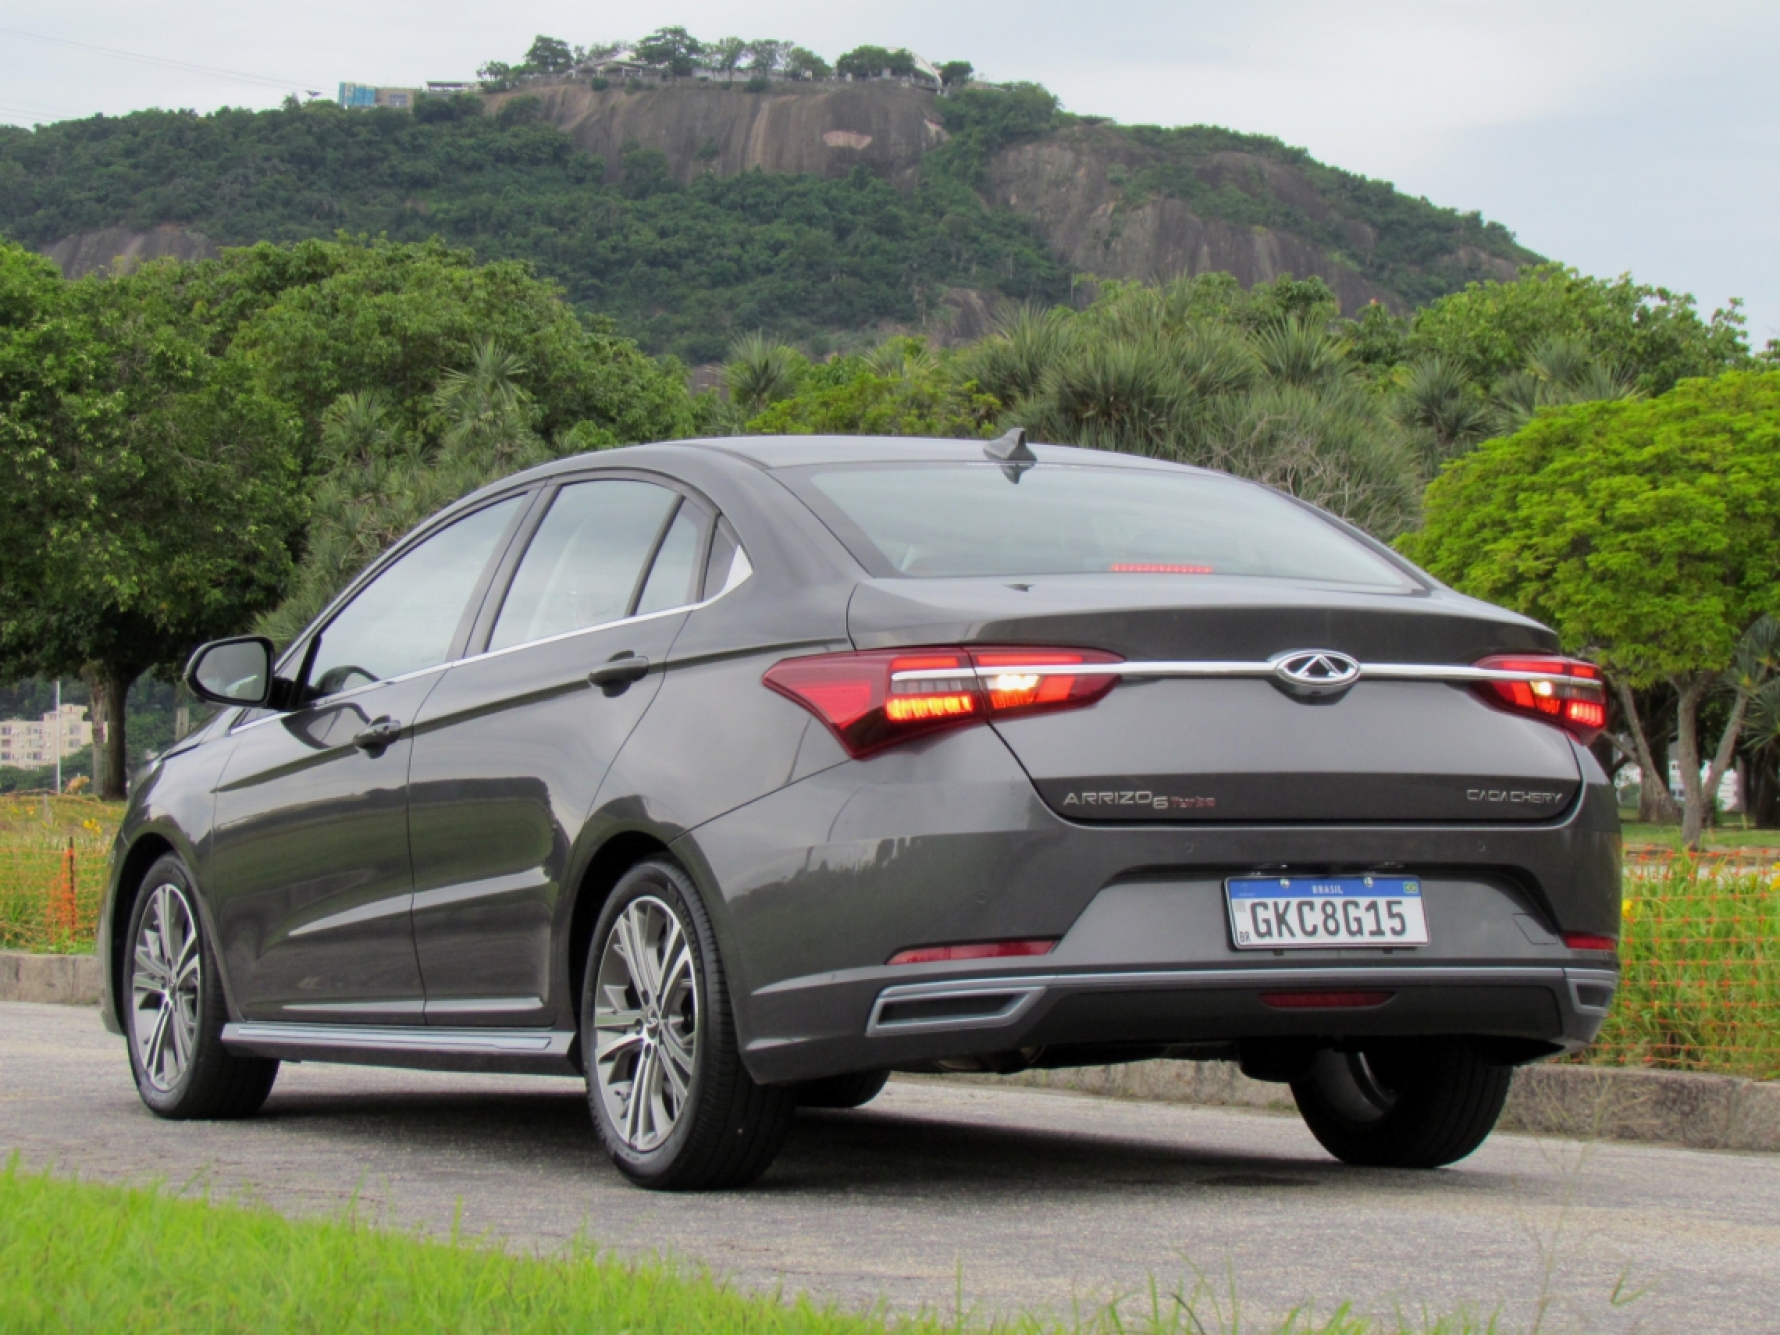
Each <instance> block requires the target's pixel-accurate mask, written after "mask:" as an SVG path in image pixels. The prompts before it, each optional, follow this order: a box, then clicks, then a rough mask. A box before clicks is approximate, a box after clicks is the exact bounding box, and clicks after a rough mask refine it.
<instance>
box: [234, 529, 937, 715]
mask: <svg viewBox="0 0 1780 1335" xmlns="http://www.w3.org/2000/svg"><path fill="white" fill-rule="evenodd" d="M735 550H736V556H735V560H734V561H733V562H731V564H730V568H729V572H730V573H729V579H728V581H727V582H726V583H725V584H724V586H723V587H722V588H721V589H720V590H718V592H717V593H715V594H713V595H712V596H711V597H709V598H705V599H703V600H701V601H699V602H696V603H682V604H681V605H680V606H678V607H665V608H663V609H662V610H661V611H659V612H646V613H644V614H643V615H641V616H634V617H619V618H618V619H617V620H616V621H602V622H600V623H599V624H598V625H597V626H582V627H580V628H579V629H578V630H565V631H563V632H562V633H561V634H559V635H547V636H545V637H544V638H543V639H541V640H527V641H525V643H523V644H509V645H507V646H506V647H505V648H501V649H485V650H483V651H482V652H481V653H479V654H467V655H465V656H464V657H463V658H452V659H448V660H447V661H445V662H443V663H434V664H433V665H432V666H431V667H423V668H415V669H414V671H412V672H404V673H402V674H401V675H400V676H396V677H385V678H384V679H383V680H382V681H373V682H367V683H366V684H365V685H363V686H354V687H353V688H352V689H351V690H350V691H336V692H335V693H334V694H332V695H324V696H321V697H320V698H319V699H315V700H311V701H309V702H308V703H307V704H305V705H303V706H302V708H304V709H318V708H320V707H322V706H324V705H333V704H338V703H339V702H340V701H342V700H351V699H353V698H355V697H357V696H361V695H366V694H369V693H370V692H371V691H375V690H378V689H380V688H381V687H384V686H394V685H396V684H397V683H398V682H404V681H415V680H417V679H419V678H421V677H426V676H431V675H432V674H433V673H435V672H444V671H447V670H448V669H450V668H454V667H462V666H464V665H465V664H466V663H480V662H481V661H482V660H483V659H486V658H500V657H502V656H503V655H505V654H511V653H517V652H518V651H519V650H521V649H535V648H537V647H538V646H539V645H540V644H557V643H559V642H561V641H563V640H572V639H574V638H575V637H576V636H577V635H592V634H594V633H595V632H597V631H602V630H612V629H614V628H616V627H618V626H635V625H641V624H642V623H643V622H645V621H656V620H659V619H660V618H661V617H671V616H679V615H680V614H681V613H683V612H687V613H690V612H699V611H703V610H704V609H705V608H707V607H709V606H710V605H711V604H712V603H714V602H716V601H717V600H718V599H720V598H723V597H725V596H726V595H728V594H729V593H731V592H733V591H734V590H736V589H739V588H740V587H741V586H742V585H743V584H745V583H747V582H748V580H749V579H750V578H752V576H753V574H754V566H753V563H752V562H750V561H749V560H748V557H747V554H746V553H745V552H744V551H743V550H742V548H741V547H740V546H737V547H736V549H735ZM738 568H741V574H740V576H739V577H738V576H737V574H736V571H737V569H738ZM953 675H956V674H953ZM296 712H297V711H296V710H294V709H287V710H283V711H281V712H279V713H276V714H268V715H266V716H265V717H264V718H256V719H254V720H253V721H252V722H251V723H237V724H234V725H233V726H231V727H230V729H229V732H230V734H231V735H233V734H235V733H240V732H247V731H248V730H249V729H252V728H257V727H259V726H260V725H261V724H262V723H271V722H272V721H273V720H274V719H281V718H287V717H289V716H290V715H291V714H294V713H296Z"/></svg>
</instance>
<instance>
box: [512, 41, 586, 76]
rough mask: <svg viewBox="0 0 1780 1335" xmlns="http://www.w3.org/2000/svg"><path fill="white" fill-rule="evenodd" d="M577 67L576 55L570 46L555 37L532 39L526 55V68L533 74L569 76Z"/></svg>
mask: <svg viewBox="0 0 1780 1335" xmlns="http://www.w3.org/2000/svg"><path fill="white" fill-rule="evenodd" d="M574 65H575V53H574V52H573V51H571V50H569V44H568V43H567V42H564V41H561V40H559V39H557V38H555V37H544V36H541V35H540V36H538V37H534V38H533V39H532V44H531V48H530V49H529V50H528V51H527V52H526V53H525V66H524V67H525V68H526V69H527V70H529V71H530V72H531V73H533V74H567V73H568V72H569V71H570V70H571V69H573V68H574Z"/></svg>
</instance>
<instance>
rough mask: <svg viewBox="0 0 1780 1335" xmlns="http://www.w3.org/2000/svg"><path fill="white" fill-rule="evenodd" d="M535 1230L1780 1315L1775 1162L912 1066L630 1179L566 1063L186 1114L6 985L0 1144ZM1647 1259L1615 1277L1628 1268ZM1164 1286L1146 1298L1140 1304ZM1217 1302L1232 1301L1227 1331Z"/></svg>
mask: <svg viewBox="0 0 1780 1335" xmlns="http://www.w3.org/2000/svg"><path fill="white" fill-rule="evenodd" d="M14 1150H17V1151H20V1152H21V1153H22V1156H23V1160H24V1162H25V1163H26V1164H27V1165H29V1166H32V1167H40V1166H44V1165H54V1166H55V1168H56V1169H57V1170H58V1171H61V1172H67V1173H72V1174H77V1175H79V1176H81V1177H83V1178H106V1179H114V1180H121V1181H131V1182H140V1181H146V1180H149V1179H154V1178H159V1179H162V1180H163V1181H164V1182H166V1183H168V1184H171V1185H173V1186H175V1187H184V1189H186V1190H188V1191H199V1190H204V1189H209V1190H210V1191H212V1192H213V1193H215V1194H217V1195H221V1196H229V1195H232V1194H247V1195H251V1196H252V1197H254V1198H255V1199H258V1200H262V1201H265V1202H267V1203H269V1204H271V1205H273V1206H275V1207H276V1208H278V1209H280V1210H283V1211H286V1212H288V1213H291V1214H296V1215H302V1214H315V1213H321V1214H326V1213H332V1212H337V1211H339V1210H340V1209H341V1208H342V1207H343V1205H344V1204H345V1202H346V1201H347V1199H348V1197H349V1196H350V1195H351V1194H352V1193H354V1192H357V1193H358V1194H359V1199H360V1210H361V1215H364V1214H369V1215H370V1216H372V1217H374V1218H376V1219H378V1220H379V1221H381V1222H384V1223H387V1224H390V1225H394V1226H403V1227H421V1228H424V1229H427V1230H430V1231H435V1232H443V1231H445V1230H446V1229H448V1228H449V1227H450V1225H451V1219H452V1215H453V1212H454V1210H455V1209H457V1208H458V1206H459V1204H460V1203H461V1206H462V1211H463V1223H464V1226H465V1228H466V1230H467V1231H469V1232H472V1233H478V1232H481V1233H487V1234H490V1235H493V1236H496V1237H499V1238H502V1239H505V1240H507V1242H508V1243H509V1245H513V1246H517V1247H524V1248H534V1247H541V1248H550V1247H554V1246H556V1245H558V1244H561V1243H562V1242H564V1241H565V1240H567V1239H569V1238H571V1237H573V1236H574V1235H575V1234H576V1233H578V1232H580V1231H582V1230H585V1231H586V1233H587V1235H588V1236H590V1237H591V1238H593V1239H595V1240H597V1241H598V1242H599V1243H600V1244H601V1245H603V1246H609V1247H612V1248H615V1249H617V1250H619V1251H621V1252H624V1253H630V1254H637V1253H650V1252H655V1253H664V1254H671V1255H673V1256H675V1257H678V1258H681V1259H683V1260H690V1261H693V1262H697V1263H702V1264H704V1265H708V1266H709V1267H710V1268H712V1269H713V1270H715V1271H717V1272H719V1273H721V1274H724V1275H726V1276H728V1277H729V1278H730V1279H731V1280H732V1281H734V1282H735V1283H737V1284H739V1285H743V1286H761V1287H769V1288H770V1287H774V1286H778V1285H781V1284H782V1285H783V1287H784V1289H785V1290H786V1291H787V1292H795V1291H799V1290H802V1291H807V1292H808V1293H810V1294H811V1295H813V1296H814V1297H816V1298H817V1299H818V1300H827V1301H833V1302H836V1303H839V1304H841V1305H843V1306H848V1307H863V1306H866V1305H869V1304H872V1303H875V1302H884V1303H886V1304H888V1305H889V1306H890V1307H892V1308H896V1309H902V1310H910V1309H916V1308H920V1307H923V1306H925V1307H928V1308H930V1309H937V1310H939V1311H942V1312H946V1313H950V1312H951V1311H953V1310H954V1308H955V1306H956V1303H957V1295H958V1293H959V1291H960V1287H961V1288H962V1292H963V1295H964V1302H965V1305H966V1307H967V1308H968V1309H969V1310H971V1311H972V1312H974V1313H975V1314H976V1316H977V1317H978V1318H987V1317H990V1316H993V1315H996V1314H999V1313H1006V1312H1011V1311H1020V1310H1025V1311H1031V1310H1050V1311H1052V1312H1055V1313H1057V1314H1059V1315H1064V1316H1067V1314H1068V1313H1069V1312H1070V1310H1071V1309H1072V1308H1074V1307H1076V1306H1077V1305H1078V1304H1079V1305H1080V1306H1081V1308H1082V1309H1084V1310H1086V1309H1089V1308H1091V1307H1092V1306H1094V1305H1096V1304H1100V1303H1104V1302H1106V1301H1109V1300H1113V1299H1118V1298H1120V1297H1121V1296H1124V1295H1131V1294H1136V1293H1140V1292H1142V1291H1145V1290H1147V1287H1148V1284H1149V1281H1150V1277H1151V1276H1152V1275H1153V1276H1155V1278H1156V1279H1157V1280H1158V1281H1159V1283H1160V1284H1161V1286H1162V1288H1163V1290H1164V1292H1166V1291H1169V1290H1172V1289H1174V1288H1177V1287H1179V1286H1181V1285H1183V1284H1184V1285H1185V1286H1186V1287H1187V1288H1191V1287H1192V1285H1193V1282H1194V1281H1193V1276H1194V1273H1195V1268H1197V1271H1198V1272H1201V1273H1203V1274H1205V1275H1206V1276H1207V1277H1209V1278H1210V1279H1212V1280H1213V1281H1215V1283H1216V1284H1217V1285H1218V1287H1219V1290H1220V1292H1221V1293H1225V1294H1227V1292H1228V1286H1229V1283H1230V1281H1231V1279H1232V1278H1233V1279H1234V1283H1235V1288H1236V1292H1237V1294H1238V1296H1239V1298H1240V1300H1241V1302H1242V1305H1243V1328H1244V1329H1249V1328H1250V1327H1249V1325H1248V1322H1249V1320H1250V1319H1251V1318H1259V1317H1262V1316H1269V1315H1271V1316H1279V1315H1283V1314H1284V1313H1285V1312H1286V1311H1287V1310H1289V1309H1290V1308H1292V1307H1293V1306H1295V1305H1297V1304H1299V1303H1303V1302H1305V1301H1307V1300H1308V1301H1310V1302H1313V1303H1314V1304H1315V1305H1316V1307H1317V1309H1318V1310H1319V1311H1327V1310H1328V1308H1329V1307H1330V1306H1331V1305H1332V1304H1333V1303H1334V1302H1335V1301H1337V1300H1341V1299H1346V1300H1349V1301H1351V1302H1353V1303H1354V1305H1355V1307H1356V1308H1357V1309H1359V1310H1361V1311H1368V1312H1374V1313H1379V1314H1383V1315H1389V1314H1391V1313H1393V1312H1402V1313H1405V1314H1409V1315H1414V1314H1418V1313H1421V1312H1429V1313H1435V1312H1442V1311H1452V1310H1455V1309H1460V1308H1469V1309H1470V1310H1472V1311H1475V1312H1481V1313H1484V1314H1487V1313H1489V1312H1492V1311H1496V1310H1498V1309H1499V1310H1500V1311H1501V1312H1502V1314H1503V1315H1504V1316H1505V1317H1506V1318H1507V1319H1508V1323H1507V1324H1508V1328H1510V1329H1522V1328H1525V1326H1526V1325H1527V1324H1528V1323H1529V1321H1530V1319H1531V1317H1532V1314H1533V1312H1534V1309H1535V1306H1536V1305H1537V1304H1538V1303H1539V1302H1540V1300H1541V1296H1542V1295H1544V1296H1545V1298H1546V1299H1547V1300H1548V1302H1549V1306H1550V1311H1549V1313H1548V1315H1547V1317H1546V1322H1545V1327H1544V1328H1545V1329H1546V1330H1548V1331H1556V1330H1564V1329H1588V1330H1606V1331H1614V1330H1628V1331H1629V1330H1633V1329H1636V1330H1640V1331H1661V1330H1671V1331H1677V1332H1696V1331H1708V1330H1710V1331H1732V1330H1735V1331H1763V1330H1775V1329H1780V1313H1777V1311H1776V1306H1775V1303H1776V1297H1775V1295H1776V1294H1777V1293H1780V1156H1762V1155H1745V1154H1728V1153H1704V1152H1695V1151H1688V1150H1675V1149H1664V1148H1651V1147H1642V1146H1628V1145H1617V1144H1600V1145H1594V1146H1585V1145H1582V1144H1579V1143H1577V1142H1573V1141H1560V1140H1549V1139H1537V1138H1533V1137H1526V1136H1506V1135H1504V1136H1497V1137H1494V1138H1492V1139H1491V1140H1490V1141H1489V1142H1488V1143H1486V1144H1485V1146H1484V1148H1483V1149H1482V1150H1481V1151H1480V1152H1479V1153H1478V1154H1476V1155H1474V1156H1473V1157H1472V1158H1471V1159H1469V1160H1467V1161H1466V1162H1465V1163H1464V1164H1462V1165H1460V1166H1458V1167H1456V1168H1453V1169H1448V1170H1445V1171H1442V1172H1436V1173H1410V1172H1396V1171H1358V1170H1354V1169H1349V1168H1344V1167H1341V1166H1340V1165H1338V1164H1336V1163H1334V1162H1332V1161H1331V1160H1330V1159H1329V1158H1328V1157H1327V1156H1326V1155H1325V1154H1323V1152H1322V1151H1321V1149H1320V1148H1319V1147H1318V1146H1317V1145H1316V1143H1315V1142H1314V1141H1313V1140H1312V1139H1311V1137H1310V1135H1309V1133H1308V1132H1306V1131H1305V1130H1304V1128H1303V1126H1302V1125H1301V1124H1300V1123H1299V1122H1298V1120H1297V1118H1296V1117H1292V1116H1281V1115H1273V1114H1268V1113H1257V1112H1238V1111H1223V1110H1211V1109H1192V1108H1179V1107H1170V1106H1162V1105H1154V1104H1139V1103H1122V1102H1117V1101H1112V1100H1105V1099H1095V1098H1089V1097H1085V1096H1080V1095H1073V1094H1063V1093H1052V1092H1048V1091H1038V1090H1025V1089H1016V1088H1000V1087H989V1086H983V1085H968V1086H966V1085H952V1084H944V1083H940V1082H937V1081H915V1080H910V1081H897V1082H893V1083H892V1084H891V1086H890V1087H889V1089H887V1090H886V1091H885V1092H884V1094H883V1095H881V1096H880V1097H879V1098H878V1100H877V1101H875V1102H874V1103H873V1104H871V1105H870V1106H869V1107H867V1108H865V1109H862V1110H859V1111H857V1112H851V1113H805V1114H802V1115H801V1116H800V1118H799V1122H798V1125H797V1128H796V1130H795V1131H794V1132H793V1135H792V1139H791V1141H790V1143H789V1144H788V1145H787V1147H786V1149H785V1152H784V1153H783V1154H782V1155H781V1156H780V1158H779V1160H778V1162H777V1163H776V1164H775V1165H774V1167H773V1168H772V1170H771V1171H770V1172H769V1173H768V1174H767V1176H766V1177H765V1178H764V1179H763V1180H762V1181H761V1183H760V1184H759V1185H758V1186H756V1187H754V1188H752V1189H750V1190H748V1191H745V1192H736V1193H727V1194H717V1195H708V1196H662V1195H654V1194H651V1193H647V1192H641V1191H637V1190H636V1189H634V1188H632V1187H630V1186H628V1185H626V1184H625V1183H624V1182H623V1180H622V1179H621V1178H620V1177H619V1176H618V1174H617V1173H616V1172H615V1171H614V1170H613V1169H612V1168H611V1167H610V1166H609V1165H608V1164H607V1162H606V1161H605V1159H604V1157H603V1156H602V1155H601V1153H600V1151H599V1149H598V1147H597V1146H596V1144H595V1142H594V1137H593V1133H592V1130H591V1128H590V1126H589V1125H588V1121H587V1113H586V1108H585V1105H584V1104H583V1102H582V1095H581V1087H580V1085H579V1084H578V1083H574V1082H570V1081H566V1080H540V1079H528V1078H525V1077H502V1076H460V1075H441V1074H434V1073H427V1072H406V1071H384V1070H375V1069H368V1068H357V1067H342V1066H318V1065H312V1064H309V1065H302V1066H286V1067H285V1068H284V1071H283V1072H282V1074H281V1075H280V1077H279V1082H278V1087H277V1089H276V1090H275V1091H274V1092H273V1095H272V1098H271V1100H270V1101H269V1102H268V1103H267V1105H266V1109H265V1111H264V1113H263V1114H262V1115H261V1116H259V1117H257V1118H255V1119H253V1120H250V1121H246V1122H236V1123H209V1124H205V1123H174V1122H162V1121H158V1120H156V1119H155V1118H154V1117H152V1116H150V1115H149V1114H148V1113H147V1112H146V1111H145V1110H144V1109H143V1108H142V1106H141V1105H140V1103H139V1102H138V1101H137V1098H136V1092H135V1088H134V1086H133V1085H132V1083H131V1081H130V1076H129V1069H128V1064H127V1061H126V1058H125V1054H124V1049H123V1045H122V1041H121V1040H119V1039H116V1038H113V1037H111V1036H110V1035H108V1034H106V1033H105V1032H104V1030H103V1029H102V1028H101V1027H100V1024H99V1021H98V1018H97V1016H96V1014H95V1013H94V1012H92V1011H90V1010H86V1009H75V1008H70V1007H59V1006H33V1005H22V1004H0V1156H3V1155H6V1154H10V1153H11V1152H12V1151H14ZM1622 1276H1625V1277H1626V1282H1625V1284H1624V1285H1623V1286H1622V1290H1621V1295H1620V1296H1621V1298H1622V1299H1623V1298H1624V1297H1625V1296H1626V1294H1628V1293H1631V1292H1641V1293H1642V1296H1641V1297H1638V1298H1637V1299H1636V1300H1635V1301H1631V1302H1630V1303H1629V1304H1626V1305H1620V1306H1616V1305H1615V1299H1614V1293H1615V1286H1616V1284H1618V1283H1620V1281H1621V1277H1622ZM1146 1301H1147V1300H1146ZM1214 1328H1215V1327H1214Z"/></svg>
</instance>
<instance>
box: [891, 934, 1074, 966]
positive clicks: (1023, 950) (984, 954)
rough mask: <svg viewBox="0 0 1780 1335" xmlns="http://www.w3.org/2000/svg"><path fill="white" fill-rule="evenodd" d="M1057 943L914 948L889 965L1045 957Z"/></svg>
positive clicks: (1045, 939)
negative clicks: (1026, 956) (1028, 956)
mask: <svg viewBox="0 0 1780 1335" xmlns="http://www.w3.org/2000/svg"><path fill="white" fill-rule="evenodd" d="M1056 944H1057V938H1056V937H1054V936H1047V937H1043V938H1041V939H1039V940H1034V941H972V942H970V943H968V944H966V945H961V946H916V947H915V948H914V949H912V950H899V951H897V952H896V953H895V954H894V955H892V956H891V957H890V963H891V964H943V963H944V962H945V961H947V960H996V959H1009V958H1012V957H1014V956H1017V955H1048V954H1050V953H1051V947H1052V946H1054V945H1056Z"/></svg>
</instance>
